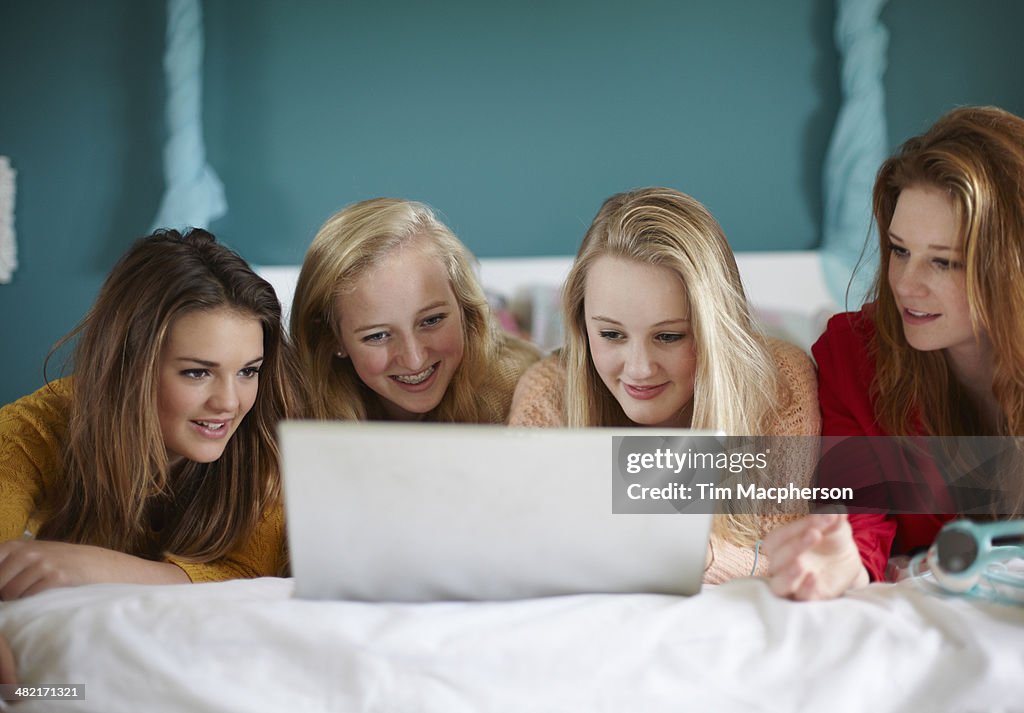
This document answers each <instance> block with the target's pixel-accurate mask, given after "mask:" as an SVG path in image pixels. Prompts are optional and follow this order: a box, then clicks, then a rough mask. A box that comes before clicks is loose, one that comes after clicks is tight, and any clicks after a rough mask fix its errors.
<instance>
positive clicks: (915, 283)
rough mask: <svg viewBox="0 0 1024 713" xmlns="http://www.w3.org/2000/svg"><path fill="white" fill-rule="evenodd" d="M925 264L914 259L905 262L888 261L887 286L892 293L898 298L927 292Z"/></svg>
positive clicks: (917, 295) (922, 294)
mask: <svg viewBox="0 0 1024 713" xmlns="http://www.w3.org/2000/svg"><path fill="white" fill-rule="evenodd" d="M926 268H927V266H926V265H922V264H920V263H917V262H914V261H908V262H906V263H897V262H892V263H890V268H889V286H890V287H891V288H892V291H893V293H894V294H895V295H896V296H897V297H900V298H913V297H923V296H925V295H927V294H928V284H927V282H926V281H925V274H924V270H925V269H926Z"/></svg>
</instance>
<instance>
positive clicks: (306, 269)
mask: <svg viewBox="0 0 1024 713" xmlns="http://www.w3.org/2000/svg"><path fill="white" fill-rule="evenodd" d="M410 245H416V246H423V247H424V248H425V249H427V250H430V251H431V252H432V253H433V254H434V255H436V256H437V257H438V258H439V259H440V260H441V261H442V263H443V264H444V267H445V270H446V272H447V274H448V279H449V283H450V285H451V288H452V292H453V293H454V294H455V300H456V302H457V303H458V305H459V309H460V310H461V314H462V324H463V338H464V340H465V349H464V352H463V357H462V362H461V364H460V365H459V367H458V368H457V369H456V371H455V374H454V376H453V377H452V382H451V383H450V384H449V385H448V389H447V391H446V392H445V395H444V397H443V398H442V400H441V403H440V404H438V405H437V407H436V408H434V409H433V410H432V411H431V412H430V413H429V414H427V416H426V418H427V420H432V421H445V422H468V423H501V422H504V421H505V419H506V418H507V416H508V401H510V399H511V394H512V391H513V390H514V389H515V384H516V381H517V379H518V375H519V373H520V372H521V371H522V369H523V368H525V366H526V364H527V363H528V362H529V361H532V359H534V358H536V356H535V354H534V350H533V349H532V348H531V347H529V346H528V345H526V344H525V343H523V342H521V341H520V340H516V339H514V338H511V337H508V336H506V335H503V334H502V332H501V331H500V327H499V326H498V324H497V322H496V320H495V319H494V318H493V316H492V314H491V310H490V306H489V305H488V303H487V299H486V297H485V296H484V293H483V290H482V288H481V287H480V284H479V282H478V281H477V278H476V274H475V273H474V271H473V264H474V258H473V256H472V255H471V254H470V252H469V250H468V249H467V248H466V246H465V245H463V244H462V242H461V241H460V240H459V239H458V238H456V237H455V235H454V234H453V233H452V231H451V230H450V229H449V228H448V227H447V226H446V225H445V224H444V223H442V222H441V221H440V220H438V219H437V217H436V216H435V215H434V213H433V211H431V210H430V208H428V207H427V206H426V205H424V204H422V203H417V202H415V201H409V200H401V199H397V198H375V199H372V200H366V201H362V202H359V203H354V204H352V205H350V206H348V207H347V208H345V209H343V210H342V211H340V212H338V213H335V214H334V215H332V216H331V217H330V218H329V219H328V220H327V222H326V223H324V224H323V226H322V227H321V228H320V230H319V231H318V232H317V234H316V237H315V238H314V239H313V243H312V244H311V245H310V247H309V250H308V252H307V253H306V258H305V260H303V263H302V270H301V272H300V274H299V281H298V285H297V286H296V289H295V298H294V302H293V303H292V312H291V335H292V341H293V343H294V344H295V348H296V351H297V353H298V357H299V361H300V364H301V368H302V371H303V374H304V379H305V381H306V388H305V390H306V393H307V406H308V409H309V415H310V416H311V417H313V418H318V419H343V420H365V419H385V418H386V415H385V411H384V408H383V405H382V403H381V400H380V397H379V396H378V395H377V394H376V393H375V392H373V391H372V390H371V389H369V388H368V387H366V386H365V385H364V384H363V383H362V381H361V380H360V379H359V376H358V374H356V371H355V369H354V368H353V366H352V363H351V360H349V359H342V358H338V357H337V356H336V352H337V350H338V348H339V345H340V344H341V339H340V335H339V334H338V332H337V328H338V324H339V321H340V317H341V315H339V314H337V301H336V298H337V296H338V295H340V294H343V293H344V292H346V291H347V290H350V289H352V288H353V286H354V284H355V283H356V281H357V280H359V278H360V277H362V275H364V274H365V273H366V272H367V271H368V270H370V269H371V268H373V267H375V266H377V265H379V264H380V263H381V262H382V261H383V260H384V258H385V257H386V256H388V255H389V254H391V253H392V252H393V251H394V250H396V249H398V248H399V247H402V246H410ZM520 363H521V365H520ZM506 392H507V396H508V398H481V395H482V394H490V393H497V394H505V393H506Z"/></svg>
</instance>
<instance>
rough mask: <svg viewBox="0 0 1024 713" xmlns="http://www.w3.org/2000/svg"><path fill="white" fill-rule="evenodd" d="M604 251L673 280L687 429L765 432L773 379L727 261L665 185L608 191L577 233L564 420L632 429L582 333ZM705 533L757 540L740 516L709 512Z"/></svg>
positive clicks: (707, 220)
mask: <svg viewBox="0 0 1024 713" xmlns="http://www.w3.org/2000/svg"><path fill="white" fill-rule="evenodd" d="M606 255H610V256H614V257H620V258H625V259H628V260H634V261H636V262H639V263H644V264H648V265H658V266H661V267H666V268H668V269H670V270H672V271H673V272H675V273H676V274H677V275H679V277H680V278H681V279H682V282H683V286H684V288H685V290H686V295H687V300H688V302H689V304H690V321H691V326H692V329H693V337H694V341H695V344H696V352H697V371H696V374H695V377H694V390H693V419H692V421H691V426H692V427H693V428H698V429H708V430H722V431H725V432H726V433H727V434H729V435H760V434H763V433H765V432H766V428H767V427H768V424H769V423H770V422H771V420H772V419H773V418H774V416H775V403H776V401H777V397H778V389H779V384H780V379H779V376H778V370H777V368H776V366H775V363H774V361H773V359H772V356H771V354H770V352H769V350H768V345H767V342H766V340H765V338H764V336H763V335H762V334H761V332H760V331H759V330H758V329H757V327H755V325H754V321H753V318H752V317H751V314H750V307H749V305H748V304H747V299H746V295H745V294H744V291H743V285H742V283H741V282H740V275H739V270H738V269H737V267H736V260H735V258H734V257H733V254H732V250H731V249H730V247H729V244H728V242H727V241H726V239H725V235H724V233H723V232H722V229H721V227H720V226H719V225H718V222H717V221H716V220H715V219H714V218H713V217H712V216H711V214H710V213H709V212H708V211H707V209H706V208H704V206H702V205H701V204H700V203H699V202H697V201H696V200H694V199H693V198H691V197H690V196H688V195H685V194H683V193H680V192H679V191H675V190H672V189H671V188H641V189H637V190H633V191H629V192H626V193H619V194H617V195H614V196H612V197H611V198H609V199H608V200H606V201H605V202H604V205H602V206H601V209H600V210H599V211H598V213H597V215H596V216H595V218H594V221H593V223H591V225H590V228H589V230H587V234H586V236H585V237H584V238H583V244H582V245H581V246H580V249H579V253H578V254H577V256H576V261H575V263H574V264H573V267H572V269H571V271H570V272H569V277H568V278H567V280H566V284H565V290H564V293H563V309H564V314H565V325H566V343H565V349H564V350H563V352H562V355H563V357H562V358H563V362H564V365H565V368H566V374H567V383H566V394H565V403H566V411H567V413H566V417H567V423H568V425H569V426H571V427H588V426H632V425H635V424H634V423H633V422H632V421H630V420H629V419H628V418H627V417H626V415H625V413H624V412H623V410H622V407H621V406H620V405H619V403H618V401H617V400H616V399H615V397H614V396H613V395H612V394H611V393H610V392H609V391H608V388H607V387H606V386H605V385H604V382H603V381H602V380H601V377H600V375H599V374H598V373H597V369H596V368H595V366H594V360H593V357H592V355H591V353H590V343H589V340H588V338H587V327H586V319H585V309H584V294H585V292H586V282H587V274H588V272H589V270H590V266H591V265H592V264H593V263H594V261H595V260H597V259H598V258H600V257H603V256H606ZM713 529H714V531H715V533H716V534H718V535H719V536H721V537H723V538H725V539H727V540H729V541H731V542H734V543H736V544H741V545H749V544H752V543H753V542H754V541H755V540H756V539H757V538H758V537H759V536H760V528H759V527H758V523H757V522H756V521H755V520H754V519H753V518H752V517H750V513H749V512H743V513H738V512H734V513H731V514H727V515H719V516H716V517H715V520H714V525H713Z"/></svg>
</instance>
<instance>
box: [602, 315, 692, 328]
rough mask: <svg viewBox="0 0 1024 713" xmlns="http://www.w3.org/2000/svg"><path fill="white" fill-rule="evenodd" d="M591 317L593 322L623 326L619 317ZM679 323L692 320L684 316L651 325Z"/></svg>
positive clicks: (686, 322)
mask: <svg viewBox="0 0 1024 713" xmlns="http://www.w3.org/2000/svg"><path fill="white" fill-rule="evenodd" d="M590 319H591V321H593V322H608V323H609V324H617V325H618V326H620V327H621V326H622V322H620V321H618V320H617V319H612V318H611V317H602V316H601V315H599V314H595V315H594V316H593V317H591V318H590ZM679 323H684V324H689V323H690V320H689V318H688V317H682V318H680V319H663V320H661V321H660V322H658V323H656V324H652V325H651V326H652V327H664V326H667V325H670V324H679Z"/></svg>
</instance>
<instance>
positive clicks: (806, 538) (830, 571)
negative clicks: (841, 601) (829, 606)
mask: <svg viewBox="0 0 1024 713" xmlns="http://www.w3.org/2000/svg"><path fill="white" fill-rule="evenodd" d="M761 550H762V552H764V553H765V554H766V555H768V557H769V558H770V561H769V565H768V583H769V586H770V587H771V589H772V591H773V592H774V593H775V594H777V595H778V596H780V597H789V598H791V599H797V600H810V599H833V598H835V597H838V596H841V595H842V594H844V593H845V592H846V591H847V590H849V589H853V588H855V587H863V586H864V585H866V584H868V582H869V581H870V578H869V577H868V572H867V570H866V569H865V568H864V564H863V563H862V562H861V559H860V552H859V551H858V550H857V544H856V543H855V542H854V541H853V531H852V530H851V529H850V523H849V520H848V519H847V517H846V515H845V514H828V515H808V516H807V517H804V518H801V519H800V520H797V521H796V522H791V523H787V524H785V525H783V526H781V527H778V528H776V529H774V530H772V531H771V532H769V533H768V535H767V536H766V537H765V538H764V543H763V544H762V548H761Z"/></svg>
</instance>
